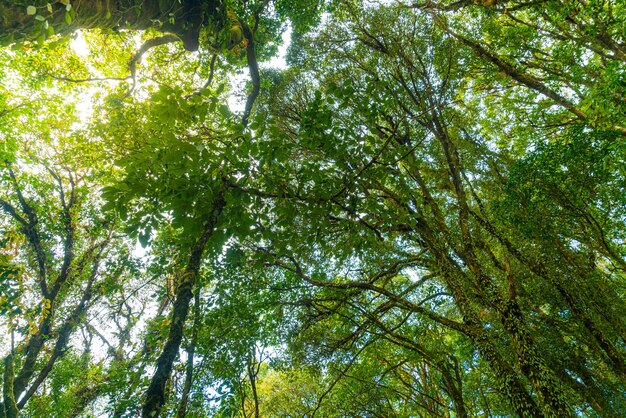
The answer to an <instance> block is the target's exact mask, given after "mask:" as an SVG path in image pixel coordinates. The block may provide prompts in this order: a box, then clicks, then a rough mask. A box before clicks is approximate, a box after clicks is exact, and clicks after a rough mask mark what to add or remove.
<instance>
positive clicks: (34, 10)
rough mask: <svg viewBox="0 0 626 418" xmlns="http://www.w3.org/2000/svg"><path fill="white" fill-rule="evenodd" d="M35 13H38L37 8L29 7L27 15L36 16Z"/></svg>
mask: <svg viewBox="0 0 626 418" xmlns="http://www.w3.org/2000/svg"><path fill="white" fill-rule="evenodd" d="M35 13H37V8H36V7H35V6H28V7H27V8H26V14H27V15H29V16H32V15H34V14H35Z"/></svg>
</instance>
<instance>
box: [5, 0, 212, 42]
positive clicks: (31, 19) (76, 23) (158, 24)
mask: <svg viewBox="0 0 626 418" xmlns="http://www.w3.org/2000/svg"><path fill="white" fill-rule="evenodd" d="M48 3H50V4H51V6H52V12H50V10H49V9H48V6H47V4H48ZM27 5H32V6H34V7H35V8H36V9H35V10H36V12H35V14H28V12H29V11H30V10H27ZM29 7H30V6H29ZM71 8H72V9H73V10H70V11H67V9H66V6H65V5H64V4H63V3H61V2H60V1H59V2H54V1H46V0H33V1H30V2H19V3H18V2H14V1H10V0H0V43H9V42H11V41H13V40H32V39H36V38H38V37H39V36H40V35H41V34H42V33H45V32H46V31H45V30H44V28H43V26H44V25H43V23H42V22H41V21H39V20H36V19H35V17H36V16H41V17H43V18H44V19H45V20H47V22H48V25H49V26H52V27H53V28H54V31H55V33H59V34H68V33H71V32H73V31H75V30H77V29H95V28H98V29H117V28H120V29H130V30H144V29H148V28H156V29H158V30H159V31H161V32H167V33H174V34H176V35H178V36H179V37H180V38H181V40H182V41H183V44H184V46H185V49H187V50H188V51H195V50H197V49H198V46H199V44H198V36H199V31H200V28H201V26H202V24H203V22H208V21H211V22H213V24H214V25H216V27H215V28H214V29H215V30H219V29H220V25H221V24H222V22H223V21H224V19H223V15H224V12H223V5H222V4H221V2H219V1H216V0H204V1H202V0H184V1H178V0H165V1H162V0H161V1H158V0H150V1H139V0H130V1H128V0H125V1H124V0H73V1H72V2H71ZM209 18H210V19H209ZM216 23H217V24H216Z"/></svg>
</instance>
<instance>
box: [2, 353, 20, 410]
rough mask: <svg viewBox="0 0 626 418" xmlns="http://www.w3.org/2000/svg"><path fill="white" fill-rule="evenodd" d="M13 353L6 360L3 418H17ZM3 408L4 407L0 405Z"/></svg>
mask: <svg viewBox="0 0 626 418" xmlns="http://www.w3.org/2000/svg"><path fill="white" fill-rule="evenodd" d="M13 378H14V374H13V353H11V354H9V355H8V356H6V358H5V359H4V385H3V390H2V392H3V404H4V405H3V410H2V411H0V413H2V417H5V418H17V413H18V410H17V404H16V403H15V396H14V395H13ZM0 406H2V405H0Z"/></svg>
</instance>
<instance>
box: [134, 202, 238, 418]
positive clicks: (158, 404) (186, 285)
mask: <svg viewBox="0 0 626 418" xmlns="http://www.w3.org/2000/svg"><path fill="white" fill-rule="evenodd" d="M225 204H226V202H225V200H224V191H223V190H222V191H221V192H220V194H219V195H218V196H216V199H215V202H214V203H213V211H212V213H211V214H210V216H209V219H208V220H207V223H206V226H205V228H204V231H203V232H202V235H201V236H200V238H198V241H196V244H195V245H194V246H193V248H192V250H191V254H190V256H189V262H188V263H187V267H185V269H184V271H183V274H182V275H181V276H182V277H181V279H180V283H179V285H178V288H177V291H176V299H175V300H174V306H173V309H172V321H171V325H170V332H169V335H168V338H167V341H166V342H165V346H164V347H163V352H161V355H160V356H159V358H158V359H157V369H156V371H155V372H154V376H152V380H151V381H150V386H149V387H148V390H147V391H146V400H145V401H144V404H143V408H142V417H143V418H156V417H158V416H159V413H160V412H161V408H162V407H163V404H164V403H165V385H166V384H167V382H168V380H169V379H170V375H171V374H172V366H173V364H174V360H175V359H176V356H177V355H178V349H179V348H180V343H181V341H182V339H183V329H184V326H185V321H186V320H187V314H188V313H189V303H190V302H191V298H192V297H193V292H192V289H193V287H194V285H195V282H196V277H197V275H198V272H199V270H200V264H201V262H202V256H203V254H204V249H205V247H206V244H207V242H208V241H209V239H210V238H211V236H212V235H213V232H214V231H215V226H216V225H217V218H218V216H219V214H220V213H221V212H222V209H223V208H224V206H225Z"/></svg>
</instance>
